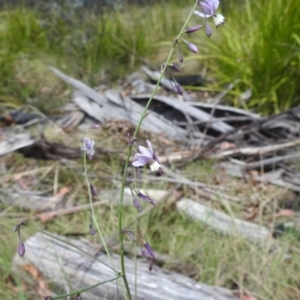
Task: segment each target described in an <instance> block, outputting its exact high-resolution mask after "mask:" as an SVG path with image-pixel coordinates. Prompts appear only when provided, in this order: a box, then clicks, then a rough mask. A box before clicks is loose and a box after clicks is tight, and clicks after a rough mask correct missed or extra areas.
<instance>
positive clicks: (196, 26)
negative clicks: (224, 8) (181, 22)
mask: <svg viewBox="0 0 300 300" xmlns="http://www.w3.org/2000/svg"><path fill="white" fill-rule="evenodd" d="M201 27H202V25H195V26H193V27H190V28H187V29H186V30H185V33H187V34H190V33H193V32H196V31H197V30H199V29H200V28H201Z"/></svg>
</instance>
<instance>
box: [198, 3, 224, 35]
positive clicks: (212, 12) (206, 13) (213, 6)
mask: <svg viewBox="0 0 300 300" xmlns="http://www.w3.org/2000/svg"><path fill="white" fill-rule="evenodd" d="M198 4H199V5H200V6H201V7H202V10H203V12H201V11H198V10H195V11H194V13H195V14H196V15H198V16H199V17H201V18H205V19H207V18H210V17H213V21H214V23H215V25H216V27H219V26H220V25H223V24H224V21H225V18H224V16H222V15H221V14H219V13H218V14H216V10H217V8H218V7H219V4H220V1H219V0H205V1H199V3H198ZM206 26H207V25H206ZM206 30H207V29H206Z"/></svg>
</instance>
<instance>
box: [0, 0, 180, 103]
mask: <svg viewBox="0 0 300 300" xmlns="http://www.w3.org/2000/svg"><path fill="white" fill-rule="evenodd" d="M171 7H172V6H170V5H168V4H164V5H161V6H158V5H152V6H149V7H135V6H133V7H130V8H128V9H126V11H107V12H103V13H102V14H101V15H96V14H93V12H91V11H83V12H77V13H74V14H70V15H66V13H65V12H61V11H56V10H53V11H48V12H47V13H42V12H38V11H33V10H30V9H26V8H24V7H20V8H16V9H14V10H4V11H2V12H1V24H0V40H1V43H0V76H1V79H2V80H1V82H0V101H2V103H5V104H6V105H9V106H11V107H16V106H18V105H20V104H21V103H22V102H23V103H24V102H26V101H27V100H28V98H34V97H43V100H45V99H44V98H45V97H44V95H41V94H40V93H39V91H40V90H41V89H42V87H41V84H43V83H45V82H46V83H47V89H48V90H51V91H52V90H53V89H54V88H55V86H56V85H57V81H54V83H53V84H52V83H51V82H52V81H53V76H52V74H51V72H50V71H49V72H48V74H49V75H47V72H46V70H47V65H52V66H56V67H58V68H59V69H63V70H64V71H66V72H68V73H69V74H71V75H73V76H75V77H77V78H80V79H81V80H83V81H86V82H87V83H88V84H91V85H94V84H99V74H101V73H102V74H103V71H104V72H105V74H107V75H108V76H105V77H106V78H104V80H109V79H116V78H121V77H124V76H125V73H126V74H128V72H130V71H133V70H134V69H135V68H137V67H138V66H139V65H140V64H142V63H143V62H144V59H145V58H147V59H150V60H153V59H154V58H155V56H156V54H157V49H158V48H159V47H160V44H159V43H158V42H160V41H161V40H165V39H166V37H170V39H172V37H173V36H175V34H176V33H177V32H178V31H179V26H180V25H181V22H178V21H180V20H182V18H183V14H182V10H181V9H179V8H178V9H177V10H176V9H175V10H174V9H170V8H171ZM162 8H163V9H162ZM155 49H156V50H155ZM32 61H34V62H35V63H32ZM24 62H25V63H24ZM36 62H38V63H39V66H38V65H37V64H36ZM26 65H29V69H27V68H26ZM33 65H36V68H32V66H33ZM31 72H33V73H31ZM24 73H25V75H26V76H25V80H24V77H23V76H18V75H20V74H24ZM27 75H28V76H27ZM32 75H33V76H32ZM100 76H101V75H100ZM49 77H50V79H49ZM27 79H29V80H27ZM101 79H102V80H103V75H102V77H101ZM45 85H46V84H45ZM52 96H53V95H52ZM52 99H53V97H52Z"/></svg>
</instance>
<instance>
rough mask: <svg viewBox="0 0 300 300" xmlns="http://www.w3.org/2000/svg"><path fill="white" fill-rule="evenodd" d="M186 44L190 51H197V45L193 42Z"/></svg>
mask: <svg viewBox="0 0 300 300" xmlns="http://www.w3.org/2000/svg"><path fill="white" fill-rule="evenodd" d="M187 45H188V47H189V49H190V50H191V51H192V52H194V53H198V47H197V46H196V45H195V44H193V43H187Z"/></svg>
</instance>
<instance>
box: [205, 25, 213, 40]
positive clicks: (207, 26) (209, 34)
mask: <svg viewBox="0 0 300 300" xmlns="http://www.w3.org/2000/svg"><path fill="white" fill-rule="evenodd" d="M205 33H206V35H207V36H208V37H211V33H212V30H211V27H210V26H209V25H208V24H207V25H206V27H205Z"/></svg>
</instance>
